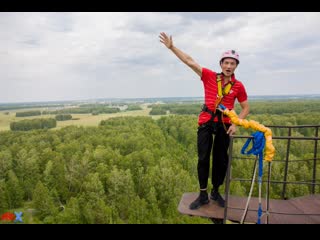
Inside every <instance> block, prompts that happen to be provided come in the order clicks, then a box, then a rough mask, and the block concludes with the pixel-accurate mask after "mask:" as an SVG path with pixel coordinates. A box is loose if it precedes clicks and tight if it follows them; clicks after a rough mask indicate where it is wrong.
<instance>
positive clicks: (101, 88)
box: [0, 12, 320, 102]
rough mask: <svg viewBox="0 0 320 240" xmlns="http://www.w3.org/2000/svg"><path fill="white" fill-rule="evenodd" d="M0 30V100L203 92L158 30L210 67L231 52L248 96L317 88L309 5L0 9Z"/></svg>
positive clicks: (318, 18)
mask: <svg viewBox="0 0 320 240" xmlns="http://www.w3.org/2000/svg"><path fill="white" fill-rule="evenodd" d="M0 29H1V33H0V86H1V88H0V89H1V92H0V102H30V101H56V100H80V99H96V98H136V97H137V98H140V97H201V96H203V92H204V91H203V85H202V83H201V81H200V79H199V77H198V75H196V74H195V73H194V72H193V71H192V70H191V69H190V68H188V67H187V66H186V65H184V64H183V63H182V62H180V60H178V59H177V58H176V57H175V55H174V54H173V53H172V52H171V51H169V50H168V49H167V48H166V47H165V46H164V45H163V44H161V43H160V41H159V33H160V32H162V31H164V32H166V33H168V34H169V35H172V36H173V42H174V44H175V46H176V47H178V48H180V49H181V50H182V51H184V52H186V53H188V54H189V55H190V56H192V57H193V58H194V59H195V60H196V61H197V62H198V63H199V64H200V65H201V66H203V67H207V68H210V69H212V70H214V71H220V70H221V69H220V66H219V63H218V62H219V57H220V55H221V53H222V52H223V51H224V50H228V49H235V50H237V51H238V52H239V54H240V65H239V66H238V68H237V69H236V72H235V73H236V78H237V79H238V80H240V81H242V82H243V83H244V84H245V86H246V89H247V92H248V95H249V96H250V95H280V94H320V79H319V75H320V31H319V30H320V14H319V13H311V12H308V13H301V12H299V13H280V12H276V13H272V12H268V13H261V12H259V13H254V12H250V13H245V12H241V13H235V12H232V13H227V12H218V13H214V12H212V13H205V12H201V13H192V12H188V13H182V12H170V13H165V12H156V13H153V12H141V13H140V12H126V13H121V12H117V13H97V12H93V13H90V12H86V13H80V12H74V13H62V12H58V13H53V12H40V13H32V12H27V13H21V12H19V13H14V12H7V13H4V12H2V13H0Z"/></svg>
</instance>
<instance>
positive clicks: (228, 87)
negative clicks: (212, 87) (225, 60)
mask: <svg viewBox="0 0 320 240" xmlns="http://www.w3.org/2000/svg"><path fill="white" fill-rule="evenodd" d="M234 83H235V82H234V81H229V82H228V84H227V85H226V86H225V87H224V88H222V79H221V73H217V87H218V93H217V98H216V101H215V108H214V111H211V110H210V109H209V108H208V106H207V105H206V104H203V107H202V111H203V112H207V113H209V114H210V115H211V119H210V120H209V122H212V123H214V121H213V120H214V118H215V117H216V116H217V117H218V122H222V125H223V127H224V130H225V131H226V132H227V127H226V125H225V124H224V122H223V120H222V113H221V112H218V113H217V107H218V105H219V104H221V103H222V99H223V97H224V96H226V95H228V94H229V92H230V90H231V88H232V86H233V85H234ZM213 125H214V126H215V124H213Z"/></svg>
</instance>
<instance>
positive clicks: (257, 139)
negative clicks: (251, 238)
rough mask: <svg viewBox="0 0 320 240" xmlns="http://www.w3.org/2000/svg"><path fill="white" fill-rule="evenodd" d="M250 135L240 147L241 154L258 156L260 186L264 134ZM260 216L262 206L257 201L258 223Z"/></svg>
mask: <svg viewBox="0 0 320 240" xmlns="http://www.w3.org/2000/svg"><path fill="white" fill-rule="evenodd" d="M251 136H253V138H249V139H248V140H247V141H246V142H245V144H244V145H243V147H242V149H241V153H242V154H246V155H249V154H253V155H255V156H258V157H259V174H258V183H259V185H260V187H261V184H262V174H263V149H264V147H265V143H266V140H265V138H264V134H263V133H262V132H260V131H257V132H255V133H253V134H252V135H251ZM251 141H252V148H251V149H250V150H249V151H247V152H246V149H247V148H248V146H249V144H250V142H251ZM261 216H262V207H261V203H259V208H258V224H260V223H261Z"/></svg>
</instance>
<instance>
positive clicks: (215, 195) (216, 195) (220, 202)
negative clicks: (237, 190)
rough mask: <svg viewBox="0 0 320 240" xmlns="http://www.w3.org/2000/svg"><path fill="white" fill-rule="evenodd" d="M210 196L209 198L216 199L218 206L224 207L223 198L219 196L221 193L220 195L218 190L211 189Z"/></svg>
mask: <svg viewBox="0 0 320 240" xmlns="http://www.w3.org/2000/svg"><path fill="white" fill-rule="evenodd" d="M210 198H211V199H212V200H213V201H216V202H217V203H218V205H219V206H220V207H224V203H225V201H224V199H223V198H222V197H221V195H220V193H219V192H216V191H212V192H211V195H210Z"/></svg>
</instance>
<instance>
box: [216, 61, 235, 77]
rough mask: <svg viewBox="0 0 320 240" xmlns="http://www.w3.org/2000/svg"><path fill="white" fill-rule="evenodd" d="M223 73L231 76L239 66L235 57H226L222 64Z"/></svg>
mask: <svg viewBox="0 0 320 240" xmlns="http://www.w3.org/2000/svg"><path fill="white" fill-rule="evenodd" d="M220 66H221V69H222V72H223V74H224V75H225V76H226V77H230V76H231V75H232V74H233V73H234V70H236V68H237V61H236V60H235V59H233V58H225V59H223V62H222V63H221V64H220Z"/></svg>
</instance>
